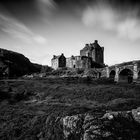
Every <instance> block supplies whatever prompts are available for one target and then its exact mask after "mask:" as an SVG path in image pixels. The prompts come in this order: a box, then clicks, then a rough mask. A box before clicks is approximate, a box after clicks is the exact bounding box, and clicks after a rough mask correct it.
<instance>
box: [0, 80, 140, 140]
mask: <svg viewBox="0 0 140 140" xmlns="http://www.w3.org/2000/svg"><path fill="white" fill-rule="evenodd" d="M72 81H74V82H72ZM107 81H109V80H107V79H104V80H103V79H102V80H96V81H90V83H89V82H88V83H87V81H86V79H84V80H83V81H82V82H81V81H79V82H78V81H75V79H70V80H69V79H63V78H62V79H59V78H58V79H57V78H56V79H41V80H35V79H33V80H23V81H12V80H11V81H9V82H8V81H7V82H2V81H0V139H1V140H4V139H18V140H22V139H29V140H34V139H39V137H41V135H43V136H45V138H46V139H52V140H53V139H55V140H60V139H62V134H61V132H62V131H61V129H62V126H61V125H60V124H58V123H57V121H56V120H59V119H60V118H61V117H62V116H66V115H73V114H79V113H80V114H81V113H87V112H94V111H98V112H100V113H103V112H105V111H106V110H130V109H132V108H136V107H138V106H139V105H140V85H133V84H115V83H110V81H109V82H107ZM52 125H54V127H52ZM40 132H42V133H40ZM62 140H63V139H62Z"/></svg>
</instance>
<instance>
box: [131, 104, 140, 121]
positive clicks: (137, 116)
mask: <svg viewBox="0 0 140 140" xmlns="http://www.w3.org/2000/svg"><path fill="white" fill-rule="evenodd" d="M132 115H133V118H134V120H135V121H137V122H138V123H140V107H139V108H137V109H133V110H132Z"/></svg>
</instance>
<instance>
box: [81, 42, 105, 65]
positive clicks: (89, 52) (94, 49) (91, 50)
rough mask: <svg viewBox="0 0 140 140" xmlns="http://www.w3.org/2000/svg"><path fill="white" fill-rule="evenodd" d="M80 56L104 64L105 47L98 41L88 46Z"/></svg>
mask: <svg viewBox="0 0 140 140" xmlns="http://www.w3.org/2000/svg"><path fill="white" fill-rule="evenodd" d="M80 55H81V56H87V57H91V58H92V61H94V62H96V63H99V64H104V47H101V46H100V45H99V44H98V40H95V41H94V43H92V44H86V46H85V47H84V48H83V49H82V50H80Z"/></svg>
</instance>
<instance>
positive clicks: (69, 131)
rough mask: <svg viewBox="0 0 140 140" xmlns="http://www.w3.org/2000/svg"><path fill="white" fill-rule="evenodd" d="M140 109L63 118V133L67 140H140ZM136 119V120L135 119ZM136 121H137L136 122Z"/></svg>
mask: <svg viewBox="0 0 140 140" xmlns="http://www.w3.org/2000/svg"><path fill="white" fill-rule="evenodd" d="M139 110H140V108H138V109H136V110H133V111H132V112H131V111H116V112H111V111H110V112H107V113H105V114H104V115H103V116H102V117H99V116H98V117H97V116H96V114H94V115H93V114H79V115H74V116H66V117H64V118H63V121H62V123H63V133H64V136H65V139H67V140H124V139H127V140H139V139H140V125H139V124H138V123H139ZM133 118H134V119H133ZM134 120H136V121H134Z"/></svg>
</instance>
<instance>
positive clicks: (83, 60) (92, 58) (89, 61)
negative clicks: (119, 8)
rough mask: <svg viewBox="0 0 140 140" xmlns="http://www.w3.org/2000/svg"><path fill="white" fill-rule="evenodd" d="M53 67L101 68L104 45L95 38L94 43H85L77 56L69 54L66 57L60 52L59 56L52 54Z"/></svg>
mask: <svg viewBox="0 0 140 140" xmlns="http://www.w3.org/2000/svg"><path fill="white" fill-rule="evenodd" d="M51 64H52V68H53V69H59V68H65V67H66V68H84V69H85V68H102V67H104V47H101V46H100V45H99V44H98V41H97V40H95V42H94V43H91V44H86V45H85V47H84V48H83V49H82V50H80V55H79V56H73V55H72V56H71V57H69V58H66V57H65V56H64V54H63V53H62V54H61V55H59V56H56V55H54V56H53V58H52V59H51Z"/></svg>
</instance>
